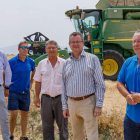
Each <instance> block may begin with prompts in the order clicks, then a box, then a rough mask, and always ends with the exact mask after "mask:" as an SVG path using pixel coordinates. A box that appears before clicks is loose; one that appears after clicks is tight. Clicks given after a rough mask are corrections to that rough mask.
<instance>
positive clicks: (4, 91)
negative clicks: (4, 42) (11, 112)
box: [0, 51, 12, 140]
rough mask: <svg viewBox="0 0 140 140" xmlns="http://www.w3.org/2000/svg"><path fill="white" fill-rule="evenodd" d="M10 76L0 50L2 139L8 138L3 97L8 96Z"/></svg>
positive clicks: (6, 61)
mask: <svg viewBox="0 0 140 140" xmlns="http://www.w3.org/2000/svg"><path fill="white" fill-rule="evenodd" d="M3 70H4V76H3ZM11 76H12V73H11V69H10V66H9V63H8V60H7V57H6V55H5V54H4V53H3V52H1V51H0V124H1V133H2V137H3V139H4V140H10V129H9V121H8V110H7V105H6V101H5V97H8V95H9V85H10V84H11ZM3 78H4V80H3Z"/></svg>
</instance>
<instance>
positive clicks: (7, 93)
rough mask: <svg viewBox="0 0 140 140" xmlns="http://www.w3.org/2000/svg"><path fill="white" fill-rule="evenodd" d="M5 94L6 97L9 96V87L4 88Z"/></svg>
mask: <svg viewBox="0 0 140 140" xmlns="http://www.w3.org/2000/svg"><path fill="white" fill-rule="evenodd" d="M4 95H5V97H8V96H9V90H8V89H4Z"/></svg>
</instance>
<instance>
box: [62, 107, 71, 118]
mask: <svg viewBox="0 0 140 140" xmlns="http://www.w3.org/2000/svg"><path fill="white" fill-rule="evenodd" d="M63 116H64V118H67V117H69V116H70V114H69V110H68V109H65V110H63Z"/></svg>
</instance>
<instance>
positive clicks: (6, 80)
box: [3, 54, 12, 97]
mask: <svg viewBox="0 0 140 140" xmlns="http://www.w3.org/2000/svg"><path fill="white" fill-rule="evenodd" d="M3 58H4V66H3V70H4V71H3V82H4V83H3V86H4V87H5V88H4V95H5V97H8V96H9V85H10V84H11V77H12V72H11V68H10V65H9V62H8V60H7V57H6V55H5V54H4V57H3Z"/></svg>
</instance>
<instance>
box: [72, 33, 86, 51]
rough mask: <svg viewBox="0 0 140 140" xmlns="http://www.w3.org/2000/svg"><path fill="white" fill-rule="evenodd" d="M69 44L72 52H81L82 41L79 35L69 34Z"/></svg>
mask: <svg viewBox="0 0 140 140" xmlns="http://www.w3.org/2000/svg"><path fill="white" fill-rule="evenodd" d="M69 46H70V48H71V50H72V52H73V53H81V52H82V51H83V48H84V42H83V41H82V38H81V36H80V35H77V36H71V38H70V43H69Z"/></svg>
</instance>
